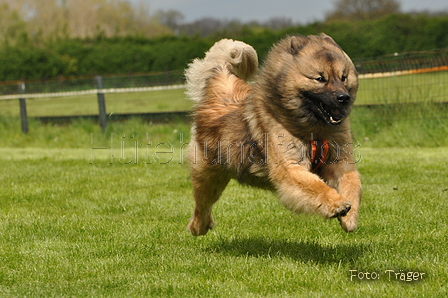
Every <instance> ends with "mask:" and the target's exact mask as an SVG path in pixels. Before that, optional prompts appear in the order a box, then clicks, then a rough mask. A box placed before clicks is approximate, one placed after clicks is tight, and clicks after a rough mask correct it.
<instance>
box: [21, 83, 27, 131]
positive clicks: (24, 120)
mask: <svg viewBox="0 0 448 298" xmlns="http://www.w3.org/2000/svg"><path fill="white" fill-rule="evenodd" d="M19 94H25V82H22V83H20V84H19ZM19 105H20V121H21V124H22V132H23V133H25V134H27V133H28V117H27V115H26V99H25V96H24V97H21V98H19Z"/></svg>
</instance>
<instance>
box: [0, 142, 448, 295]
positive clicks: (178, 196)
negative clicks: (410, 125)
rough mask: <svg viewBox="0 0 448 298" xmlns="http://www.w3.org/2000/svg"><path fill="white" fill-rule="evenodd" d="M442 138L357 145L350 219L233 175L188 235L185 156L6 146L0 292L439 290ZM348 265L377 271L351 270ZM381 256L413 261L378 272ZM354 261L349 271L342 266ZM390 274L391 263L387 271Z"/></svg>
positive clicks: (445, 228)
mask: <svg viewBox="0 0 448 298" xmlns="http://www.w3.org/2000/svg"><path fill="white" fill-rule="evenodd" d="M446 150H447V148H437V149H423V150H422V149H396V148H394V149H391V148H388V149H370V148H364V149H362V150H361V154H362V157H363V158H362V160H361V162H360V163H359V169H360V171H361V173H362V175H363V185H364V198H363V204H362V211H361V217H360V223H359V229H358V231H356V232H355V233H353V234H345V233H344V232H343V231H342V230H341V229H340V227H339V225H338V223H337V221H336V220H331V221H325V220H322V219H321V218H318V217H315V216H295V215H293V214H291V213H290V212H289V211H287V210H285V209H284V208H283V207H282V206H280V204H279V203H278V201H277V199H276V197H275V196H274V195H273V194H270V193H267V192H264V191H261V190H254V189H250V188H245V187H241V186H239V185H237V184H236V183H231V184H230V186H229V187H228V189H227V190H226V191H225V193H224V195H223V198H222V200H221V201H220V202H219V203H218V204H217V206H216V208H215V218H216V220H217V222H218V225H217V227H216V230H214V231H212V232H210V233H209V234H208V235H207V236H205V237H202V238H194V237H193V236H191V235H190V234H189V232H187V231H186V229H185V226H186V224H187V223H188V219H189V217H190V216H191V212H192V208H193V202H192V199H191V186H190V182H189V178H188V170H187V168H186V165H181V164H178V162H176V160H173V162H172V163H169V164H164V165H161V164H158V163H152V164H145V163H143V162H141V163H138V164H123V163H121V162H119V161H118V160H115V161H114V162H113V163H112V164H110V163H109V162H110V160H109V157H106V156H102V157H96V158H95V160H93V164H89V161H90V149H89V148H88V147H87V146H86V148H84V149H79V148H78V149H71V148H65V149H56V148H53V149H47V148H24V149H21V150H20V151H17V150H16V149H15V148H3V149H2V150H1V151H0V152H1V155H0V156H1V158H2V159H1V162H2V164H3V166H2V167H3V171H2V172H1V174H0V177H1V178H0V179H1V181H2V192H1V194H0V206H1V213H0V241H1V243H2V245H1V248H0V258H1V260H2V262H1V263H0V294H1V295H2V296H4V297H13V296H14V297H16V296H28V297H42V296H45V297H68V296H76V297H82V296H95V297H118V296H119V297H225V296H227V297H228V296H231V297H267V296H269V297H285V296H294V297H301V296H303V297H310V296H317V297H327V296H329V295H334V294H337V295H338V296H339V297H390V296H395V297H417V296H419V297H422V296H425V295H427V296H428V297H442V296H444V295H446V294H447V292H446V284H447V282H448V271H447V267H446V264H447V262H448V256H447V251H448V245H447V242H446V239H445V238H446V234H447V233H448V225H447V223H448V216H447V212H446V211H447V207H448V205H447V200H446V195H447V189H448V185H447V181H446V179H441V177H446V174H447V172H446V168H447V163H448V157H447V155H446V154H445V152H446ZM350 270H358V271H362V272H377V273H378V274H380V279H379V280H375V281H372V280H370V281H367V280H356V279H355V280H351V275H352V274H351V272H350ZM387 270H394V271H396V272H400V270H401V271H412V272H419V273H424V274H425V275H424V279H423V280H421V281H416V282H403V281H400V280H395V278H393V279H392V280H389V278H388V275H387V273H386V271H387ZM352 272H353V271H352ZM392 277H394V276H393V275H392Z"/></svg>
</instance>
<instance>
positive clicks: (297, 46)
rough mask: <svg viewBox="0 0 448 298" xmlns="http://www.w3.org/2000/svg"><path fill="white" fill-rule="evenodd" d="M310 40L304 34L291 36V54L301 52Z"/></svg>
mask: <svg viewBox="0 0 448 298" xmlns="http://www.w3.org/2000/svg"><path fill="white" fill-rule="evenodd" d="M308 42H309V39H308V38H307V37H305V36H302V35H296V36H291V44H290V48H289V53H290V54H291V55H296V54H297V53H299V52H300V51H301V50H302V49H303V47H304V46H305V45H306V44H307V43H308Z"/></svg>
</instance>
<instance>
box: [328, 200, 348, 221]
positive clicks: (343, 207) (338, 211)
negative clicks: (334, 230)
mask: <svg viewBox="0 0 448 298" xmlns="http://www.w3.org/2000/svg"><path fill="white" fill-rule="evenodd" d="M351 208H352V204H351V203H350V202H348V201H344V202H342V203H340V205H339V206H338V207H336V208H335V209H334V211H333V216H331V218H334V217H343V216H346V215H347V213H348V212H349V211H350V209H351Z"/></svg>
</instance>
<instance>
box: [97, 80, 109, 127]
mask: <svg viewBox="0 0 448 298" xmlns="http://www.w3.org/2000/svg"><path fill="white" fill-rule="evenodd" d="M96 85H97V89H98V93H97V95H98V107H99V120H100V125H101V131H102V132H103V133H104V132H105V131H106V126H107V117H106V100H105V98H104V92H103V77H102V76H96Z"/></svg>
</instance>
